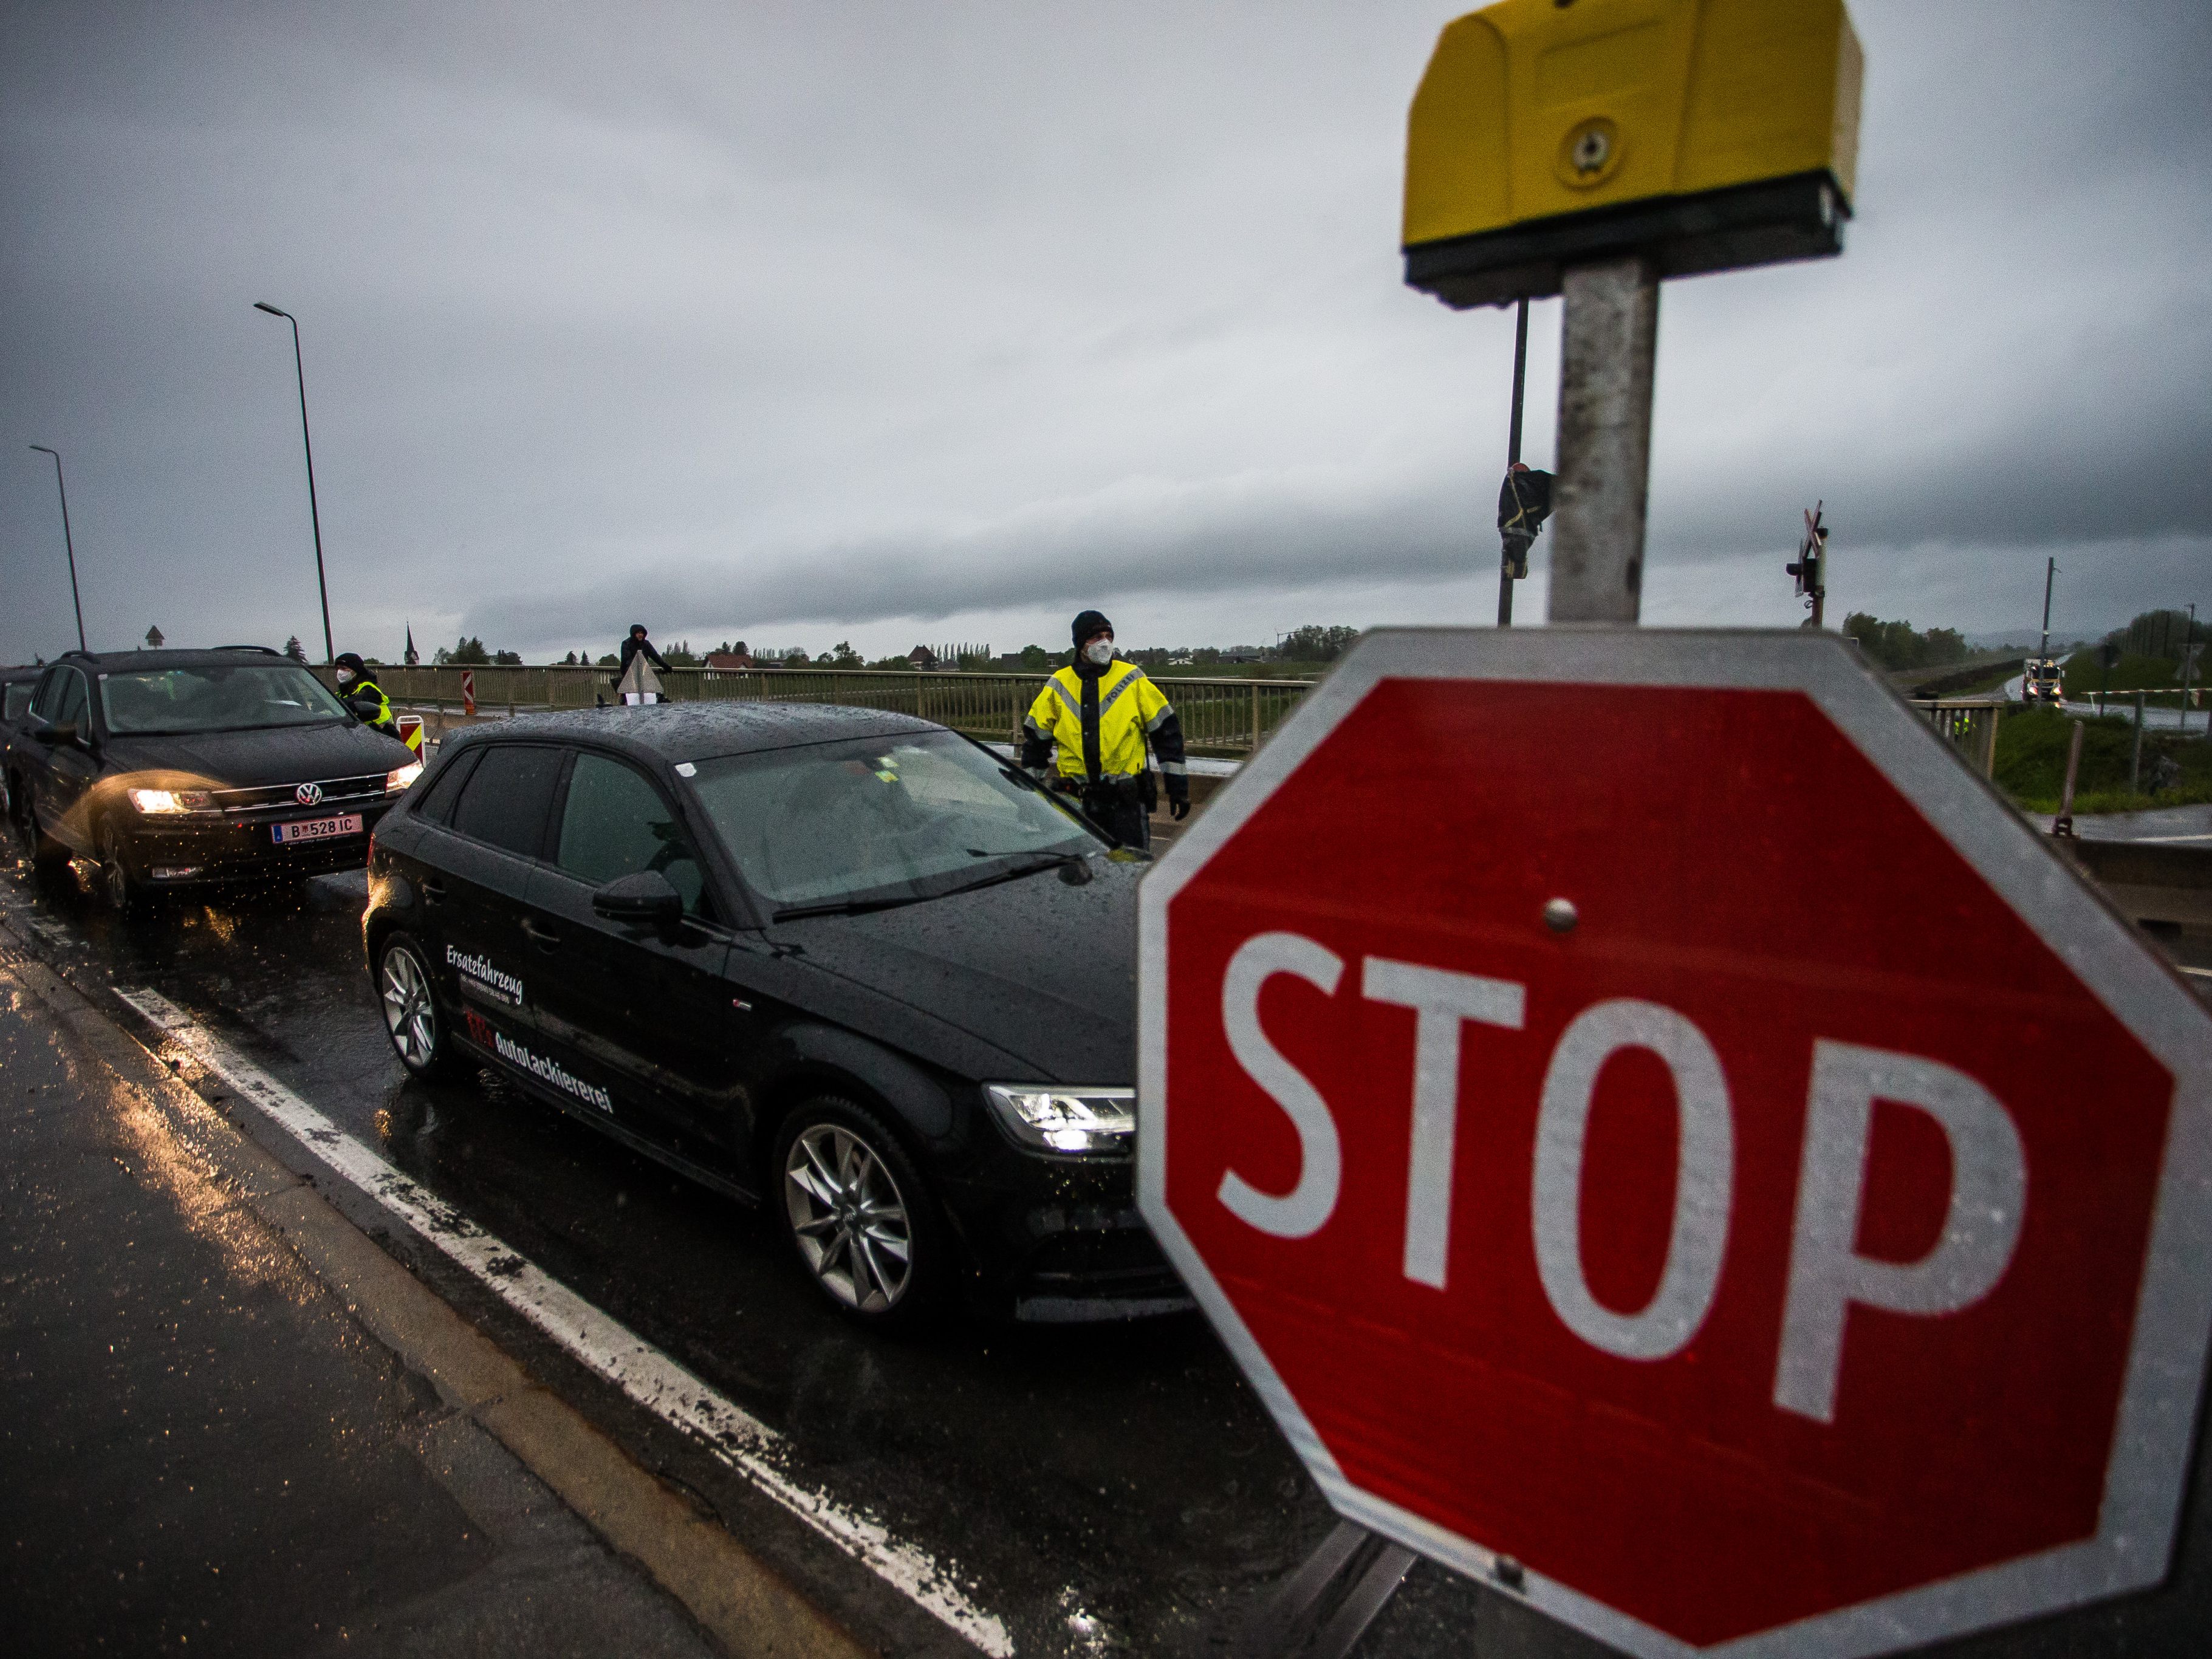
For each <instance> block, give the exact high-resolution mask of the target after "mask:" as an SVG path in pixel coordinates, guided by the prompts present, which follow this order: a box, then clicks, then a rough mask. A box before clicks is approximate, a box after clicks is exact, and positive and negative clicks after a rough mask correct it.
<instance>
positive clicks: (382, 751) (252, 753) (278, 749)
mask: <svg viewBox="0 0 2212 1659" xmlns="http://www.w3.org/2000/svg"><path fill="white" fill-rule="evenodd" d="M6 765H7V781H8V800H9V812H10V814H11V815H12V817H14V819H15V830H16V833H17V834H18V835H19V836H21V838H22V841H23V845H24V848H25V849H26V850H27V852H28V853H29V854H30V855H31V858H32V860H33V862H34V863H35V864H37V865H38V866H40V867H41V868H42V869H44V870H47V871H52V870H57V869H58V868H59V866H62V865H64V864H65V863H67V862H68V860H70V857H72V856H76V857H81V858H88V859H91V860H94V861H96V862H97V863H98V864H99V866H100V894H101V896H103V897H104V898H105V899H106V901H107V902H108V903H109V904H110V905H112V906H113V907H114V908H117V909H118V910H128V909H130V908H132V907H133V906H134V905H136V904H137V903H138V902H140V901H142V900H143V899H144V898H145V897H147V896H149V895H150V894H152V893H155V892H158V891H161V890H165V889H169V888H177V887H190V886H196V885H198V884H204V883H207V882H213V881H221V880H224V879H227V878H237V877H241V876H262V877H270V876H273V877H292V876H308V875H317V874H320V873H322V872H325V871H331V870H338V869H343V868H346V867H348V866H351V867H353V868H356V869H357V868H359V867H360V866H361V864H362V861H363V860H364V858H365V857H366V856H367V851H368V836H369V833H370V831H372V830H373V829H375V827H376V821H377V820H378V819H379V818H380V817H383V816H384V813H385V811H386V808H387V807H389V806H390V805H391V804H392V802H393V801H394V800H396V799H398V797H399V795H400V793H402V792H403V791H404V790H405V789H406V787H408V785H409V784H410V783H412V782H413V781H414V780H415V779H416V776H417V775H419V774H420V773H421V772H422V766H421V765H420V763H417V762H416V758H415V756H414V753H413V751H412V750H410V749H409V748H408V747H407V745H406V744H404V743H401V742H400V741H398V739H397V738H388V737H386V736H385V735H384V734H383V733H381V732H372V731H370V730H369V729H368V727H367V726H363V725H362V724H361V722H360V721H359V720H356V719H355V718H354V716H353V715H352V714H350V713H349V712H348V710H347V709H346V708H345V707H344V705H343V704H342V703H340V702H338V700H337V698H336V697H334V696H331V693H330V692H328V691H327V690H325V689H324V688H323V685H322V683H321V682H320V681H319V680H318V679H316V678H315V677H314V676H313V674H311V673H309V672H308V671H307V668H306V666H305V665H302V664H301V663H297V662H295V661H293V660H292V659H289V658H288V657H285V656H282V655H280V654H279V653H276V652H274V651H271V650H270V649H268V648H267V647H264V646H235V647H226V648H224V649H222V650H217V651H116V652H106V653H94V652H84V651H70V652H64V653H63V654H62V655H61V656H59V657H58V658H56V659H54V660H53V661H52V663H50V664H49V665H47V667H46V671H45V672H44V673H43V674H42V675H41V676H40V678H39V684H38V690H36V691H35V692H34V693H33V695H32V698H31V706H30V709H29V712H28V713H27V714H25V715H24V717H23V718H22V720H21V721H20V722H19V723H18V724H17V725H16V726H15V729H14V730H13V732H11V733H10V734H9V738H8V747H7V754H6Z"/></svg>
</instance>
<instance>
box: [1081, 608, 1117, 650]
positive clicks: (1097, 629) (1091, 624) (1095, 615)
mask: <svg viewBox="0 0 2212 1659" xmlns="http://www.w3.org/2000/svg"><path fill="white" fill-rule="evenodd" d="M1113 631H1114V624H1113V623H1109V622H1108V621H1107V620H1106V613H1105V612H1104V611H1085V612H1083V614H1082V615H1080V616H1079V617H1076V619H1075V648H1076V649H1077V650H1078V651H1080V650H1082V649H1083V647H1084V642H1085V641H1087V640H1089V639H1090V638H1091V635H1094V634H1110V633H1112V632H1113Z"/></svg>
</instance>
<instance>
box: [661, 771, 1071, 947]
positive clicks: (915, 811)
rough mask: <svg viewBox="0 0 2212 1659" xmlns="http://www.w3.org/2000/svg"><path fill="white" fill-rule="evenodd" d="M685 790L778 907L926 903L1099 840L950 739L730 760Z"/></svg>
mask: <svg viewBox="0 0 2212 1659" xmlns="http://www.w3.org/2000/svg"><path fill="white" fill-rule="evenodd" d="M691 787H692V789H693V790H694V791H695V792H696V795H697V797H698V799H699V801H700V803H701V804H702V805H703V806H704V807H705V808H706V811H707V816H708V818H709V820H711V821H712V823H713V824H714V829H715V831H716V833H717V834H719V835H720V837H721V840H722V844H723V845H724V846H725V847H726V848H728V849H729V853H730V856H731V857H732V859H733V860H736V862H737V866H738V869H739V870H740V871H742V872H744V878H745V880H746V881H747V883H748V884H750V885H751V887H752V889H753V890H754V891H755V892H757V893H759V894H760V895H762V896H763V897H765V898H766V899H768V900H769V902H771V903H775V904H781V905H794V906H795V905H810V906H811V905H815V904H822V903H838V902H877V901H884V902H898V901H900V900H902V899H908V898H927V897H930V896H933V895H935V894H938V893H942V892H945V891H948V890H951V889H952V888H955V887H958V886H961V885H963V884H965V883H966V882H968V881H970V880H974V879H975V878H978V877H987V876H990V875H993V874H994V873H999V872H1005V871H1006V870H1008V869H1012V868H1018V866H1019V861H1021V860H1030V859H1035V858H1036V855H1038V854H1059V855H1063V856H1066V855H1073V854H1087V853H1097V852H1102V851H1103V850H1104V848H1103V847H1102V846H1101V844H1100V842H1099V838H1098V837H1097V836H1096V835H1094V834H1093V833H1092V832H1091V830H1090V829H1086V828H1085V826H1084V825H1083V824H1082V823H1081V822H1079V820H1078V819H1077V818H1075V817H1073V815H1072V814H1070V813H1068V812H1066V811H1063V810H1062V809H1061V808H1060V806H1059V805H1056V804H1055V803H1054V800H1053V799H1052V798H1051V797H1050V796H1048V795H1046V794H1045V793H1042V791H1041V790H1039V789H1036V788H1035V787H1031V786H1030V783H1029V781H1028V780H1027V779H1026V778H1024V777H1023V775H1021V774H1020V773H1018V772H1016V771H1014V770H1013V769H1012V767H1011V766H1010V765H1008V764H1007V763H1006V762H1004V761H1001V760H1000V759H999V758H998V757H996V756H994V755H993V754H991V753H990V752H989V751H988V750H983V749H979V748H977V747H976V746H975V744H971V743H969V742H968V741H967V740H966V739H965V738H960V737H957V736H955V735H954V734H953V733H951V732H929V733H925V734H921V735H917V736H914V737H900V738H866V739H861V740H857V741H848V742H844V743H825V744H809V745H807V746H805V747H803V748H797V749H777V750H770V751H769V752H767V753H765V754H758V755H732V756H728V757H724V758H722V759H720V760H708V761H701V762H700V763H698V770H697V774H696V776H695V777H693V778H692V780H691Z"/></svg>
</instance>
